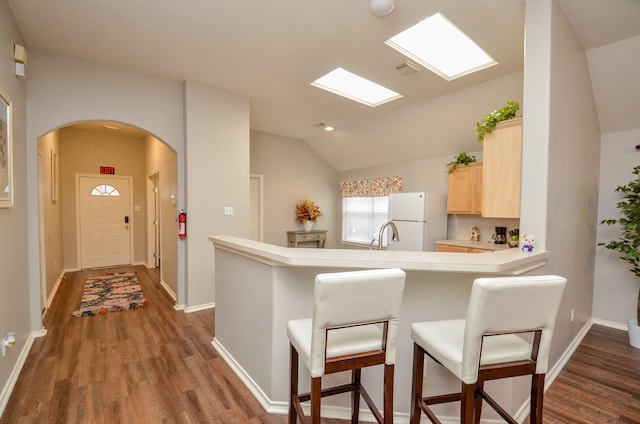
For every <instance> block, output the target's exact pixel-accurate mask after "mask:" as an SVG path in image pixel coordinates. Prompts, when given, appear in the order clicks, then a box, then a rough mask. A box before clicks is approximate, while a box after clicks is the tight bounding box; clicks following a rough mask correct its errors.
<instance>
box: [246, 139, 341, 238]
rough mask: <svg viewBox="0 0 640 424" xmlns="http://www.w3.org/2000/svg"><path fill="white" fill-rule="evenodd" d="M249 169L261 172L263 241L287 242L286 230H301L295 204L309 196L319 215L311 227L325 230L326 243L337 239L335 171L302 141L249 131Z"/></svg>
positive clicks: (255, 172) (336, 186)
mask: <svg viewBox="0 0 640 424" xmlns="http://www.w3.org/2000/svg"><path fill="white" fill-rule="evenodd" d="M251 173H252V174H261V175H263V176H264V180H263V186H264V193H263V194H264V211H263V218H264V219H263V221H264V232H263V235H264V242H265V243H270V244H275V245H278V246H286V245H287V233H286V232H287V230H302V224H300V223H299V222H297V221H296V220H295V218H296V215H295V205H296V203H298V202H299V201H300V200H302V199H304V197H305V196H309V197H310V198H311V199H312V200H313V201H315V202H316V204H318V206H320V210H321V211H322V213H323V216H321V217H320V218H318V221H317V222H316V224H315V225H314V228H315V229H322V230H327V247H336V243H338V242H339V241H340V227H339V226H337V225H336V223H337V222H339V217H338V216H337V215H338V213H339V212H338V211H339V209H338V207H337V194H338V183H337V180H336V173H335V171H334V170H333V169H332V168H331V167H329V165H327V164H326V163H325V162H324V161H323V160H322V159H320V158H319V157H318V156H317V155H316V154H315V153H314V152H313V151H312V150H311V149H309V146H307V145H306V144H305V143H304V142H302V141H300V140H294V139H291V138H286V137H280V136H275V135H270V134H265V133H260V132H254V131H252V132H251Z"/></svg>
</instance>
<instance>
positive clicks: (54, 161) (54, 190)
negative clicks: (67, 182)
mask: <svg viewBox="0 0 640 424" xmlns="http://www.w3.org/2000/svg"><path fill="white" fill-rule="evenodd" d="M58 167H59V160H58V154H57V153H56V152H54V151H53V150H52V151H51V203H55V202H57V201H58V190H59V189H58V187H59V186H60V183H59V181H58V179H59V178H60V171H59V168H58Z"/></svg>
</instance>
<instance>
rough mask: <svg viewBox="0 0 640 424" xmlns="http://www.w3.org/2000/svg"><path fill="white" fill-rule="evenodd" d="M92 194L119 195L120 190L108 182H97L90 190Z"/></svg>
mask: <svg viewBox="0 0 640 424" xmlns="http://www.w3.org/2000/svg"><path fill="white" fill-rule="evenodd" d="M91 195H92V196H111V197H118V196H120V192H119V191H118V189H117V188H115V187H114V186H112V185H109V184H98V185H97V186H95V187H94V188H93V190H91Z"/></svg>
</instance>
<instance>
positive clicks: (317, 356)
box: [309, 269, 406, 376]
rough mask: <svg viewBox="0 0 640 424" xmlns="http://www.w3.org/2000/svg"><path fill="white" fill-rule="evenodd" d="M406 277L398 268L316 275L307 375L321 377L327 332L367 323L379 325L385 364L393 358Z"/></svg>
mask: <svg viewBox="0 0 640 424" xmlns="http://www.w3.org/2000/svg"><path fill="white" fill-rule="evenodd" d="M405 278H406V274H405V272H404V271H402V270H401V269H374V270H363V271H351V272H338V273H326V274H318V275H317V276H316V279H315V287H314V303H313V317H312V327H313V328H312V331H313V333H312V337H311V358H310V370H309V371H310V372H311V375H312V376H314V375H322V374H323V370H324V362H325V351H326V346H325V343H326V338H327V334H326V332H327V330H328V329H333V328H341V327H351V326H356V325H363V324H367V323H385V322H386V323H388V324H387V325H383V327H385V328H386V331H387V333H386V334H383V340H382V343H383V346H384V340H385V339H386V356H385V363H386V364H393V363H395V358H396V340H397V332H398V318H399V315H400V307H401V304H402V295H403V291H404V284H405Z"/></svg>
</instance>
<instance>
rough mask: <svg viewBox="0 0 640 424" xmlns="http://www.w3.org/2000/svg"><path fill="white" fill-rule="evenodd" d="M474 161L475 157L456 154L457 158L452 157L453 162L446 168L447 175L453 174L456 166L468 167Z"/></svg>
mask: <svg viewBox="0 0 640 424" xmlns="http://www.w3.org/2000/svg"><path fill="white" fill-rule="evenodd" d="M475 161H476V157H475V156H474V155H468V154H467V152H461V153H458V156H456V157H454V159H453V162H449V163H448V164H447V166H448V167H449V171H448V172H449V174H453V172H454V171H455V170H456V168H457V167H458V165H469V164H470V163H472V162H475Z"/></svg>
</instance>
